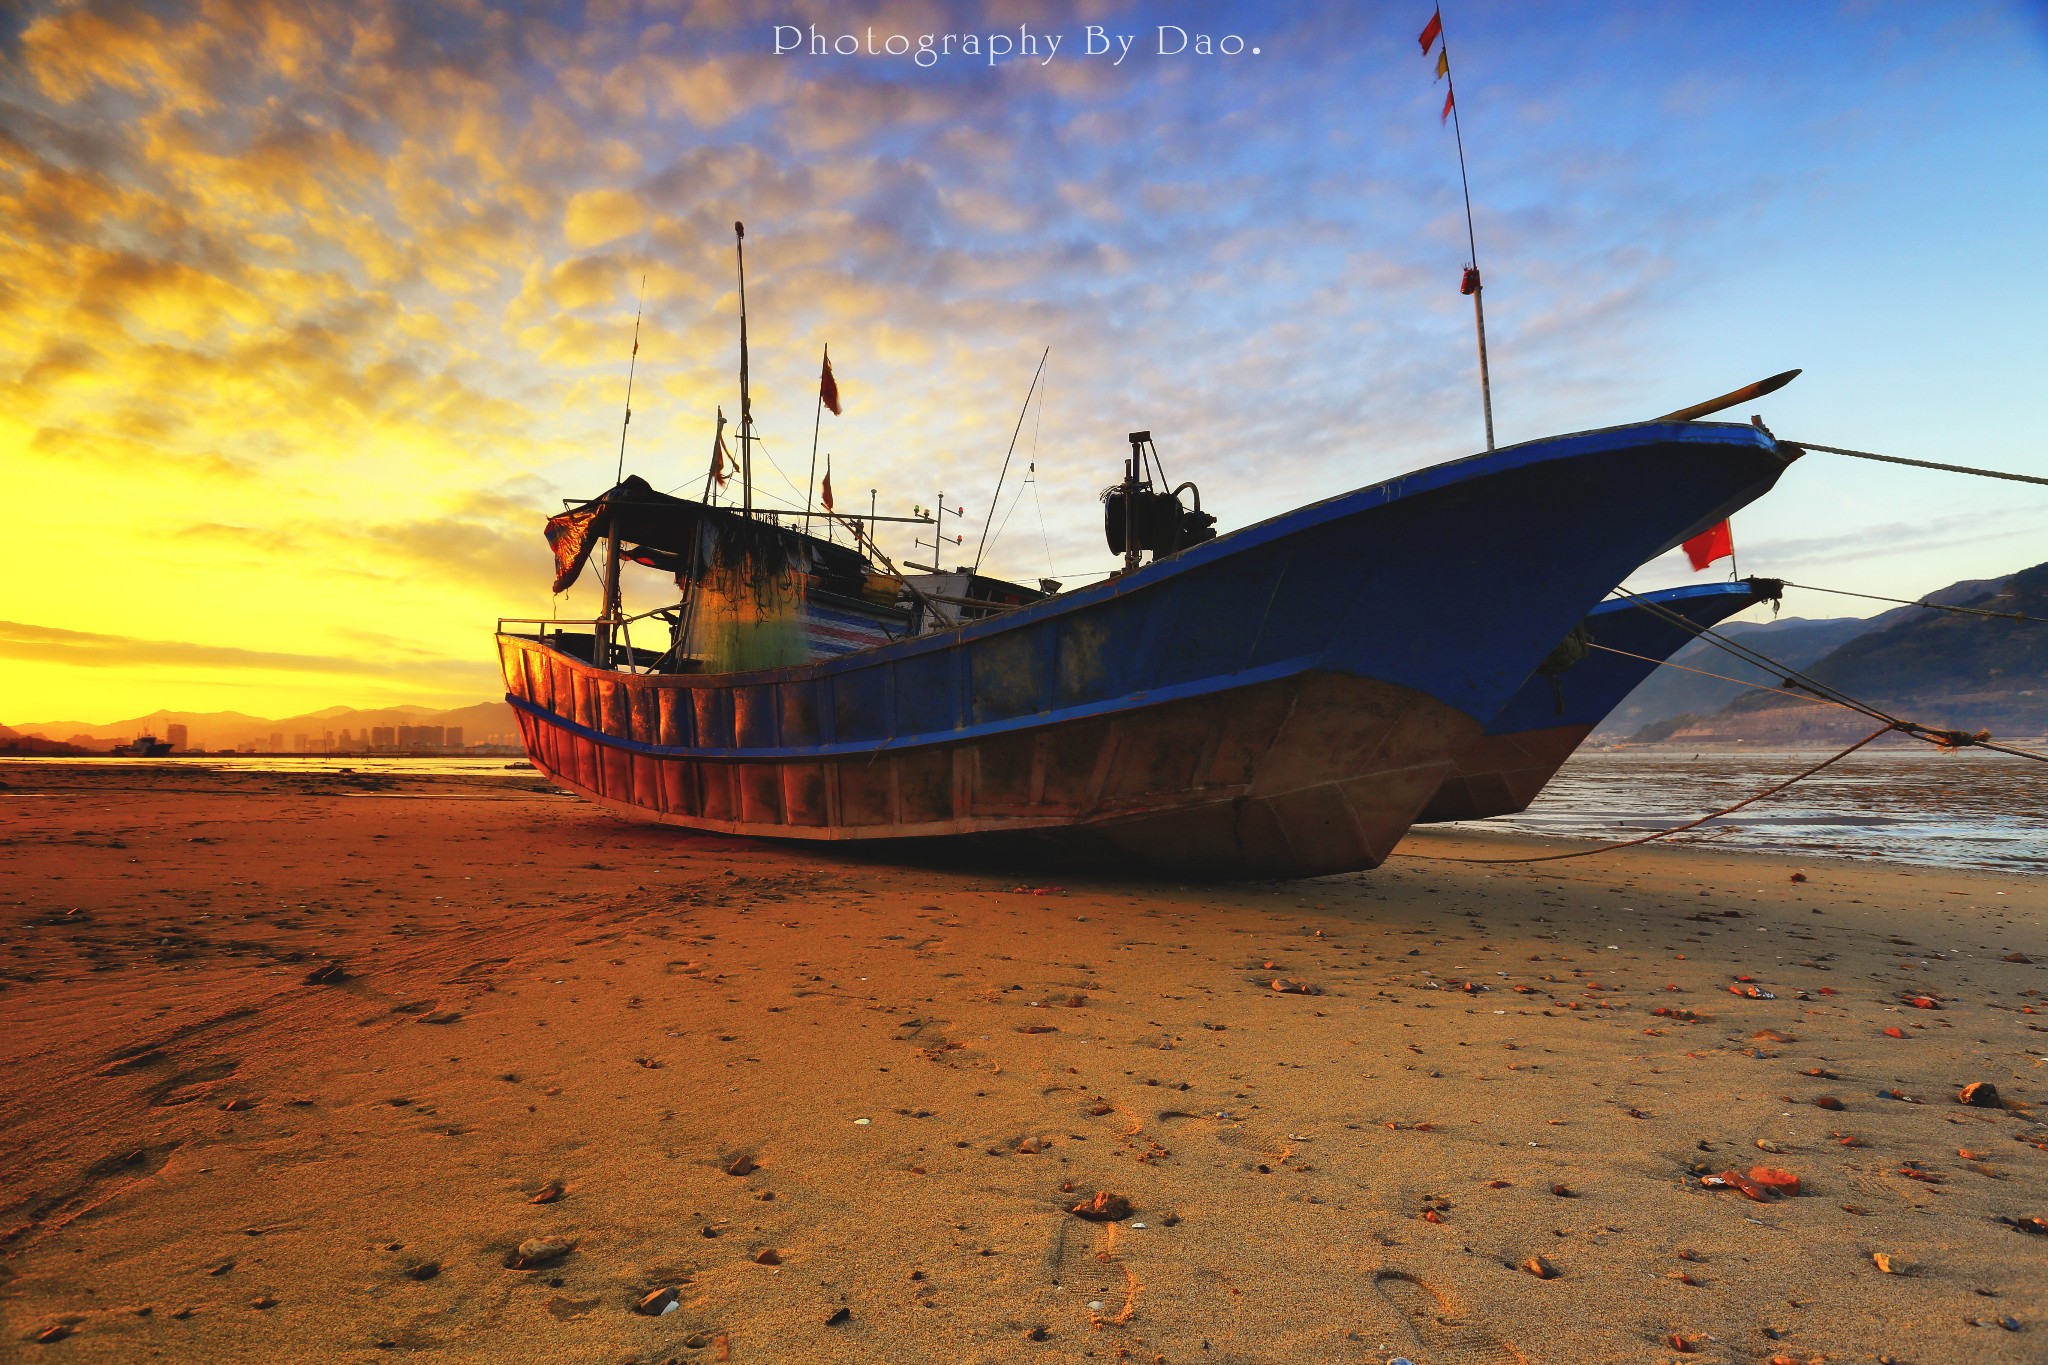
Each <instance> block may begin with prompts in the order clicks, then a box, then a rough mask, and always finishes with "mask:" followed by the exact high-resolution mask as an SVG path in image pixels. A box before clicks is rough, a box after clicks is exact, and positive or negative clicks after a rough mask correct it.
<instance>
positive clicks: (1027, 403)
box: [940, 346, 1052, 573]
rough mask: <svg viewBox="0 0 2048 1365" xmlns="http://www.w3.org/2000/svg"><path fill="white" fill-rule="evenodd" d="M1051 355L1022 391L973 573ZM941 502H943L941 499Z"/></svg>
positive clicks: (1048, 349) (983, 521)
mask: <svg viewBox="0 0 2048 1365" xmlns="http://www.w3.org/2000/svg"><path fill="white" fill-rule="evenodd" d="M1051 354H1052V347H1050V346H1048V347H1046V348H1045V354H1044V355H1041V356H1039V357H1038V368H1037V369H1035V370H1033V371H1032V372H1031V387H1030V388H1028V389H1026V390H1025V391H1024V406H1023V407H1021V408H1019V409H1017V426H1016V429H1015V430H1013V431H1012V432H1011V433H1010V448H1009V449H1008V450H1006V451H1004V452H1003V472H1002V473H1000V474H998V475H996V492H995V496H994V497H992V498H990V499H989V500H988V515H987V516H985V517H983V518H982V519H981V543H980V544H979V545H977V546H975V547H974V571H975V572H976V573H980V572H981V555H982V552H983V551H984V550H986V549H988V527H989V523H990V522H992V521H994V520H995V515H996V504H997V503H999V502H1001V501H1002V500H1003V480H1004V479H1005V478H1007V477H1009V473H1010V457H1011V456H1012V455H1015V454H1016V453H1017V437H1018V435H1019V434H1021V433H1022V432H1023V430H1024V414H1025V413H1027V412H1030V411H1031V396H1032V395H1033V394H1035V393H1037V392H1038V376H1040V375H1042V374H1044V373H1045V360H1046V356H1049V355H1051ZM940 501H941V502H943V501H945V499H944V498H943V497H941V499H940Z"/></svg>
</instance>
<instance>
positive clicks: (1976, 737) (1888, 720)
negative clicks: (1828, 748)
mask: <svg viewBox="0 0 2048 1365" xmlns="http://www.w3.org/2000/svg"><path fill="white" fill-rule="evenodd" d="M1787 586H1792V587H1796V586H1798V585H1797V584H1788V585H1787ZM1615 591H1616V592H1618V593H1620V594H1621V595H1622V596H1623V597H1625V598H1628V599H1630V600H1631V601H1633V602H1634V603H1635V604H1636V605H1637V606H1638V607H1641V608H1642V609H1643V610H1645V611H1648V612H1651V613H1653V614H1655V615H1657V616H1660V617H1662V618H1663V619H1665V620H1666V621H1668V622H1670V623H1672V624H1674V625H1678V626H1681V627H1683V628H1684V629H1686V630H1688V631H1690V632H1692V634H1694V635H1695V636H1698V637H1700V638H1702V639H1705V640H1708V641H1711V642H1712V643H1714V644H1715V645H1718V646H1719V647H1720V648H1722V649H1723V650H1725V651H1727V652H1728V653H1730V654H1733V655H1734V656H1735V657H1736V658H1738V659H1740V660H1741V661H1742V662H1744V663H1746V664H1749V665H1750V666H1751V667H1752V668H1760V669H1764V670H1766V671H1768V672H1771V673H1774V674H1777V675H1778V676H1779V677H1780V678H1782V679H1783V680H1784V682H1785V688H1776V687H1769V686H1762V685H1758V684H1745V685H1746V686H1753V687H1756V688H1757V690H1760V691H1765V692H1775V693H1777V694H1778V695H1780V696H1786V697H1793V698H1795V699H1796V700H1800V701H1815V702H1821V703H1824V704H1826V705H1830V706H1840V707H1844V708H1846V709H1848V710H1851V711H1855V712H1857V713H1858V714H1859V715H1864V716H1868V717H1869V718H1870V719H1872V720H1875V721H1880V722H1882V724H1881V725H1880V726H1879V728H1877V729H1875V730H1873V731H1871V732H1870V733H1869V734H1867V735H1865V736H1864V737H1863V738H1862V739H1859V740H1857V741H1856V742H1855V743H1854V744H1851V745H1850V746H1849V747H1848V748H1846V749H1843V750H1842V751H1841V752H1840V753H1837V754H1833V755H1830V756H1829V757H1827V758H1825V759H1823V760H1821V761H1820V762H1819V763H1816V764H1814V765H1813V766H1812V767H1811V768H1808V769H1806V770H1805V771H1804V772H1801V773H1796V774H1794V775H1793V776H1791V777H1788V778H1786V779H1785V780H1784V781H1782V782H1779V783H1776V784H1774V785H1772V786H1769V787H1766V788H1765V789H1764V790H1762V791H1760V792H1757V793H1756V794H1755V795H1753V796H1748V797H1745V798H1744V799H1742V800H1740V801H1737V802H1736V803H1735V804H1734V805H1732V806H1725V807H1723V808H1722V809H1720V810H1717V811H1713V812H1710V813H1709V814H1706V815H1702V816H1700V817H1699V818H1698V819H1696V820H1689V821H1687V822H1686V823H1685V824H1682V825H1673V826H1672V827H1671V828H1669V829H1660V830H1655V831H1653V832H1651V833H1649V834H1645V835H1643V836H1641V837H1640V838H1635V839H1625V840H1623V841H1622V842H1620V843H1614V844H1601V845H1599V846H1598V847H1595V848H1579V849H1571V850H1569V851H1567V852H1564V853H1542V854H1532V855H1530V856H1527V857H1522V858H1447V857H1443V856H1441V855H1438V854H1429V853H1415V854H1409V855H1407V856H1409V857H1413V858H1419V859H1422V860H1423V861H1425V862H1436V863H1548V862H1557V861H1559V860H1560V859H1564V858H1587V857H1591V856H1592V855H1594V854H1596V853H1612V852H1614V851H1615V850H1617V849H1623V848H1634V847H1636V846H1637V845H1640V844H1647V843H1653V842H1655V841H1656V840H1658V839H1666V838H1669V837H1670V836H1672V835H1674V834H1683V833H1685V832H1686V831H1687V830H1691V829H1698V828H1699V827H1700V826H1701V825H1704V824H1706V823H1707V822H1708V821H1710V820H1719V819H1721V818H1722V817H1723V816H1727V815H1732V814H1734V813H1735V812H1736V811H1739V810H1741V809H1742V808H1743V807H1745V806H1751V805H1755V804H1756V803H1757V802H1759V801H1762V800H1764V799H1766V798H1767V797H1772V796H1776V795H1777V794H1778V793H1779V792H1782V791H1784V790H1785V789H1786V788H1788V787H1791V786H1793V785H1794V784H1795V783H1799V782H1803V781H1805V780H1806V779H1807V778H1809V777H1812V776H1813V775H1814V774H1815V773H1817V772H1820V771H1821V770H1822V769H1824V768H1828V767H1831V766H1833V765H1834V764H1836V763H1839V762H1841V761H1842V760H1843V759H1845V758H1847V757H1848V756H1849V755H1850V754H1853V753H1855V752H1856V751H1857V750H1858V749H1861V748H1863V747H1864V746H1865V745H1867V744H1871V743H1873V742H1875V741H1877V740H1879V739H1881V738H1883V737H1884V736H1886V735H1888V734H1891V733H1892V732H1894V731H1897V732H1898V733H1900V734H1903V735H1906V736H1909V737H1910V738H1913V739H1917V740H1920V741H1922V742H1923V743H1927V744H1932V745H1934V746H1935V747H1936V748H1938V749H1942V750H1944V751H1946V752H1954V751H1955V750H1957V749H1964V748H1974V749H1989V750H1991V751H1992V752H1994V753H2001V754H2008V755H2011V756H2012V757H2015V758H2029V759H2033V760H2034V761H2035V762H2037V763H2048V754H2037V753H2034V752H2032V751H2031V750H2027V749H2015V748H2013V747H2011V746H2010V745H2005V744H1994V743H1992V742H1991V732H1990V731H1989V730H1979V731H1977V732H1976V733H1974V734H1972V733H1970V732H1968V731H1963V730H1945V729H1942V728H1940V727H1938V726H1932V725H1921V724H1920V723H1919V722H1917V721H1910V720H1901V719H1900V718H1899V717H1897V716H1893V715H1891V714H1889V713H1887V712H1885V711H1884V710H1882V709H1881V708H1879V707H1876V706H1872V705H1870V704H1869V703H1867V702H1862V701H1858V700H1857V699H1856V698H1854V697H1851V696H1849V695H1848V694H1847V693H1846V692H1842V691H1840V690H1839V689H1837V688H1834V687H1830V686H1828V685H1827V684H1826V683H1822V682H1818V681H1816V680H1814V679H1812V678H1809V677H1807V676H1806V675H1805V674H1803V673H1801V672H1799V671H1798V670H1797V669H1792V668H1786V667H1785V666H1784V665H1782V664H1780V663H1778V662H1777V661H1776V660H1775V659H1772V658H1771V657H1770V656H1768V655H1766V654H1763V653H1760V652H1759V651H1757V650H1754V649H1751V648H1749V647H1748V646H1747V645H1744V644H1742V643H1740V642H1739V641H1736V640H1732V639H1730V638H1729V637H1727V636H1725V635H1722V634H1721V633H1720V632H1718V631H1716V630H1714V629H1713V628H1712V627H1709V626H1702V625H1700V624H1699V623H1697V622H1695V621H1692V620H1690V619H1688V618H1687V617H1685V616H1684V615H1682V614H1680V613H1678V612H1675V611H1672V610H1670V609H1669V608H1668V607H1666V606H1664V605H1663V604H1662V603H1661V602H1652V601H1650V600H1649V599H1647V598H1644V597H1642V596H1640V595H1638V594H1636V593H1633V592H1630V591H1629V590H1628V589H1627V588H1616V589H1615ZM1906 605H1908V606H1914V605H1918V604H1916V603H1907V604H1906ZM1593 648H1594V649H1604V650H1606V651H1607V652H1608V653H1610V654H1623V655H1627V657H1629V658H1634V659H1645V660H1646V661H1647V662H1652V663H1657V664H1660V665H1661V666H1663V667H1667V668H1678V669H1683V670H1684V671H1685V672H1688V673H1705V675H1706V676H1707V677H1710V678H1721V675H1720V674H1718V673H1706V670H1704V669H1697V668H1686V666H1685V665H1684V664H1674V663H1671V662H1670V661H1669V660H1652V659H1647V656H1645V655H1641V654H1629V653H1628V651H1627V650H1621V649H1614V648H1612V647H1611V646H1608V645H1602V644H1597V643H1595V644H1594V645H1593ZM1722 681H1724V682H1737V681H1739V680H1738V679H1735V678H1722ZM1792 687H1798V688H1802V689H1804V690H1805V691H1807V692H1810V693H1812V694H1813V695H1811V696H1803V695H1801V694H1800V693H1796V692H1791V691H1788V690H1786V689H1787V688H1792Z"/></svg>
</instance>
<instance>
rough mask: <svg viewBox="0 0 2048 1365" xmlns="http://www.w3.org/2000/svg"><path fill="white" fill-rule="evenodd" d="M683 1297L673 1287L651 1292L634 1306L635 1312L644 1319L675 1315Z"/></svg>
mask: <svg viewBox="0 0 2048 1365" xmlns="http://www.w3.org/2000/svg"><path fill="white" fill-rule="evenodd" d="M681 1297H682V1295H681V1294H679V1293H677V1292H676V1289H675V1287H674V1286H673V1285H671V1286H668V1287H666V1288H662V1289H655V1290H650V1291H648V1292H647V1293H646V1294H644V1295H642V1296H641V1298H640V1301H639V1302H638V1303H636V1304H634V1305H633V1311H634V1312H635V1313H638V1314H640V1315H641V1316H642V1317H647V1318H658V1317H660V1316H661V1315H662V1314H664V1313H673V1312H674V1311H675V1310H676V1301H677V1300H678V1299H680V1298H681Z"/></svg>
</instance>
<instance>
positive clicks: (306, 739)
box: [292, 735, 313, 754]
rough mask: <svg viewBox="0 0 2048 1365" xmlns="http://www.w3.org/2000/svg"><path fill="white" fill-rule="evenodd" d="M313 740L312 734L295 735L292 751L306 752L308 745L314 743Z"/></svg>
mask: <svg viewBox="0 0 2048 1365" xmlns="http://www.w3.org/2000/svg"><path fill="white" fill-rule="evenodd" d="M312 742H313V737H312V736H311V735H293V736H292V752H293V753H298V754H302V753H304V752H306V749H307V748H308V746H310V745H311V744H312Z"/></svg>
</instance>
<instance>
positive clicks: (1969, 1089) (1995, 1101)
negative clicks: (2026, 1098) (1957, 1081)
mask: <svg viewBox="0 0 2048 1365" xmlns="http://www.w3.org/2000/svg"><path fill="white" fill-rule="evenodd" d="M1956 1103H1957V1104H1967V1105H1971V1106H1973V1107H1974V1108H1978V1109H2003V1108H2005V1104H2004V1102H2003V1101H2002V1100H2000V1099H1999V1098H1998V1087H1997V1086H1995V1085H1993V1084H1992V1083H1991V1082H1989V1081H1971V1082H1970V1083H1969V1084H1968V1085H1966V1086H1964V1087H1963V1088H1962V1089H1961V1090H1958V1091H1957V1092H1956Z"/></svg>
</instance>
